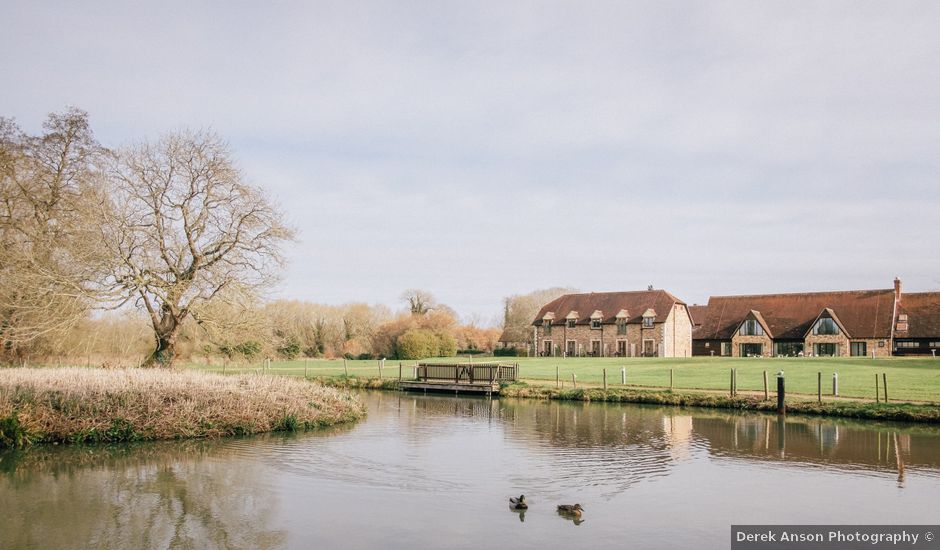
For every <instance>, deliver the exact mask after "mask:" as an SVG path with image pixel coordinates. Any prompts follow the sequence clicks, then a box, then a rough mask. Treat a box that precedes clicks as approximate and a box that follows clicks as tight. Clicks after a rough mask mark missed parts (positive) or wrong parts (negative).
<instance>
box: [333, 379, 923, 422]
mask: <svg viewBox="0 0 940 550" xmlns="http://www.w3.org/2000/svg"><path fill="white" fill-rule="evenodd" d="M322 382H323V383H324V384H326V385H329V386H333V387H338V388H364V389H385V390H395V389H397V387H398V382H397V380H388V379H386V380H379V379H377V378H359V377H352V376H350V377H345V376H340V377H335V378H323V379H322ZM500 397H515V398H526V399H556V400H562V401H600V402H610V403H643V404H650V405H665V406H673V407H708V408H713V409H735V410H742V411H763V412H768V411H769V412H775V411H776V410H777V402H776V400H775V399H771V400H763V399H760V398H758V397H754V396H740V397H729V396H726V395H718V394H714V393H702V392H694V391H686V390H681V391H676V390H646V389H630V388H610V389H607V390H604V389H601V388H577V389H570V388H569V389H559V388H554V387H550V386H543V385H529V384H527V383H525V382H521V383H516V384H508V385H504V386H502V388H501V389H500ZM787 412H788V413H794V414H809V415H820V416H835V417H843V418H860V419H869V420H891V421H903V422H925V423H933V424H937V423H940V406H938V405H932V404H920V403H917V404H913V403H871V402H866V401H851V400H840V401H823V402H822V403H819V402H816V401H808V400H800V399H787Z"/></svg>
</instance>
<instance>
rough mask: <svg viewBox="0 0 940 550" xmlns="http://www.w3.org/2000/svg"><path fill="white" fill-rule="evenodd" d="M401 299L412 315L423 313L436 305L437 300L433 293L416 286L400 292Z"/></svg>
mask: <svg viewBox="0 0 940 550" xmlns="http://www.w3.org/2000/svg"><path fill="white" fill-rule="evenodd" d="M401 299H402V301H403V302H406V303H407V304H408V307H409V308H410V309H411V313H412V315H424V314H425V313H427V312H428V310H430V309H433V308H435V307H436V306H437V300H436V299H435V298H434V295H433V294H431V293H430V292H428V291H427V290H421V289H418V288H410V289H408V290H406V291H404V292H402V293H401Z"/></svg>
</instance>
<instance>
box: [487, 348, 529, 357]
mask: <svg viewBox="0 0 940 550" xmlns="http://www.w3.org/2000/svg"><path fill="white" fill-rule="evenodd" d="M493 355H494V356H496V357H528V356H529V350H527V349H524V348H496V349H494V350H493Z"/></svg>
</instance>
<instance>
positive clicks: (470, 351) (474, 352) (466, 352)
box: [457, 349, 486, 355]
mask: <svg viewBox="0 0 940 550" xmlns="http://www.w3.org/2000/svg"><path fill="white" fill-rule="evenodd" d="M481 353H486V352H485V351H483V350H482V349H459V350H457V355H480V354H481Z"/></svg>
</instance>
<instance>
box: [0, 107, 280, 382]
mask: <svg viewBox="0 0 940 550" xmlns="http://www.w3.org/2000/svg"><path fill="white" fill-rule="evenodd" d="M282 219H283V215H282V213H281V212H280V211H279V210H278V208H277V207H276V206H275V205H274V204H273V203H272V202H271V201H269V200H268V199H267V198H266V197H265V195H264V193H263V192H262V190H261V189H260V188H259V187H256V186H253V185H250V184H249V183H247V181H246V180H245V178H244V176H243V175H242V173H241V172H240V171H239V170H238V169H237V168H236V166H235V162H234V159H233V157H232V153H231V150H230V149H229V147H228V146H227V144H226V143H225V142H224V141H222V140H221V139H220V138H219V137H218V136H216V135H215V134H212V133H211V132H190V131H183V132H178V133H175V134H170V135H167V136H164V137H163V138H161V139H159V140H157V141H149V142H148V141H145V142H141V143H139V144H137V145H133V146H129V147H123V148H119V149H115V150H110V149H106V148H104V147H103V146H101V145H100V144H99V143H98V141H97V140H96V139H95V137H94V134H93V133H92V131H91V128H90V125H89V122H88V115H87V114H86V113H85V112H83V111H80V110H78V109H69V110H68V111H66V112H64V113H60V114H52V115H50V116H49V118H48V119H47V121H46V122H45V124H44V125H43V133H42V134H41V135H38V136H31V135H28V134H26V133H24V132H23V131H22V130H21V129H20V128H19V127H18V126H17V125H16V124H15V122H13V121H12V120H10V119H5V118H4V119H0V353H2V354H3V357H5V358H11V357H17V356H20V355H22V354H23V353H28V352H29V351H31V350H36V349H39V350H41V348H42V347H43V346H44V345H45V346H47V347H48V346H50V345H52V343H53V342H55V341H56V340H57V339H59V338H62V337H63V336H64V335H65V334H66V333H68V332H69V331H70V330H71V329H73V328H74V327H75V326H76V325H77V324H78V323H79V322H81V321H83V320H86V319H87V318H88V316H89V313H90V312H91V311H92V310H93V309H95V308H100V309H109V308H110V309H118V308H121V307H123V306H125V305H127V304H134V305H136V306H138V307H140V308H141V309H143V310H144V311H146V313H147V316H148V319H149V322H150V326H151V328H152V334H153V338H154V346H153V350H152V352H151V353H150V354H149V355H148V357H147V359H146V361H145V363H146V364H148V365H163V366H170V365H172V364H173V362H174V360H175V358H176V345H177V340H178V338H179V336H180V333H181V331H182V327H183V324H184V322H186V321H187V320H188V319H195V320H197V322H203V323H209V324H210V325H211V324H215V325H222V324H225V323H228V322H230V321H231V319H229V318H225V317H218V316H214V315H213V313H215V312H216V311H218V310H219V309H220V308H219V304H234V305H237V304H239V303H245V302H248V301H251V300H253V299H255V298H256V296H257V295H258V292H259V291H260V290H262V289H264V288H265V287H266V286H268V285H269V284H270V283H271V282H272V280H273V277H274V276H275V275H276V273H277V269H276V268H277V266H278V265H279V264H280V263H281V260H282V255H281V247H282V245H283V244H284V243H285V242H288V241H290V240H291V239H292V238H293V233H292V231H291V230H290V228H288V227H287V226H285V225H284V224H283V222H282V221H281V220H282ZM222 309H224V308H222Z"/></svg>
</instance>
